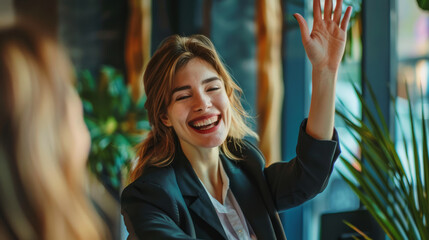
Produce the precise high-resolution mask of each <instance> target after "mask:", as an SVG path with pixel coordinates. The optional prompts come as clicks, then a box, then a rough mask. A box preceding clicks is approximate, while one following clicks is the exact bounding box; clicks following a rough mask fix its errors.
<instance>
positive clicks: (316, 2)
mask: <svg viewBox="0 0 429 240" xmlns="http://www.w3.org/2000/svg"><path fill="white" fill-rule="evenodd" d="M313 18H314V21H321V20H322V9H321V8H320V0H313Z"/></svg>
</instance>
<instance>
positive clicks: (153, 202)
mask: <svg viewBox="0 0 429 240" xmlns="http://www.w3.org/2000/svg"><path fill="white" fill-rule="evenodd" d="M172 196H174V190H173V191H169V189H168V187H167V186H164V187H162V186H159V185H157V184H154V183H150V182H149V183H148V182H134V183H132V184H131V185H129V186H128V187H127V188H125V189H124V191H123V192H122V196H121V206H122V209H121V213H122V215H123V217H124V222H125V225H126V227H127V230H128V233H129V237H128V239H195V237H192V236H190V235H188V234H186V233H185V232H184V231H183V230H182V229H181V228H180V227H179V225H178V223H179V222H180V219H179V212H178V211H179V210H178V207H177V203H176V201H175V199H174V197H172Z"/></svg>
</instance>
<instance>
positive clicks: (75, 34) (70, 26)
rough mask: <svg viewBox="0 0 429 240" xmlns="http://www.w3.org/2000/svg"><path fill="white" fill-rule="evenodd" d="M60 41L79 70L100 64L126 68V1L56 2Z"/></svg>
mask: <svg viewBox="0 0 429 240" xmlns="http://www.w3.org/2000/svg"><path fill="white" fill-rule="evenodd" d="M58 5H59V6H58V9H59V24H58V25H59V26H58V32H59V36H60V40H61V41H62V42H63V44H64V45H65V46H66V48H67V49H68V51H69V55H70V57H71V59H72V61H73V63H74V65H75V67H76V68H77V69H78V70H82V69H90V70H92V71H98V69H99V68H100V67H101V66H102V65H110V66H113V67H115V68H118V69H120V70H122V71H123V72H125V71H124V69H125V63H124V46H125V36H126V24H127V15H128V5H127V1H114V0H102V1H94V0H62V1H59V3H58Z"/></svg>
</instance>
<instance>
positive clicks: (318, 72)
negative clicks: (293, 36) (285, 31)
mask: <svg viewBox="0 0 429 240" xmlns="http://www.w3.org/2000/svg"><path fill="white" fill-rule="evenodd" d="M342 4H343V1H342V0H337V5H336V7H335V10H334V13H333V14H331V13H332V8H333V6H332V5H333V4H332V0H326V1H325V9H324V10H325V11H324V14H323V17H322V11H321V7H320V0H313V12H314V23H313V30H312V32H311V33H310V32H309V29H308V26H307V22H306V21H305V19H304V18H303V17H302V16H301V15H300V14H298V13H296V14H295V15H294V16H295V18H296V19H297V21H298V23H299V27H300V29H301V37H302V42H303V45H304V48H305V51H306V53H307V56H308V58H309V59H310V62H311V64H312V66H313V70H312V96H311V105H310V112H309V115H308V123H307V128H306V132H307V133H308V134H309V135H310V136H312V137H314V138H316V139H320V140H327V139H331V138H332V134H333V129H334V114H335V85H336V81H337V74H338V67H339V65H340V61H341V58H342V56H343V53H344V48H345V44H346V36H347V35H346V31H347V25H348V23H349V20H350V15H351V11H352V8H351V7H347V10H346V12H345V14H344V17H343V19H342V20H341V14H342Z"/></svg>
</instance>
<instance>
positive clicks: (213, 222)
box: [173, 151, 227, 239]
mask: <svg viewBox="0 0 429 240" xmlns="http://www.w3.org/2000/svg"><path fill="white" fill-rule="evenodd" d="M173 166H174V170H175V172H176V178H177V183H178V185H179V188H180V191H181V192H182V195H183V198H184V199H185V202H186V204H187V205H188V208H189V209H190V210H191V211H193V212H194V213H195V214H196V215H197V216H199V217H200V218H201V219H202V220H203V221H205V222H206V223H207V224H208V225H210V226H211V227H213V228H214V229H215V230H216V231H217V232H219V234H220V235H222V236H223V237H224V238H225V239H227V237H226V234H225V231H224V230H223V227H222V224H221V223H220V221H219V218H218V216H217V213H216V210H215V209H214V207H213V205H212V203H211V201H210V198H209V196H208V195H207V193H206V191H205V190H204V188H203V186H202V184H201V182H200V180H199V179H198V176H197V174H196V173H195V171H194V170H193V168H192V166H191V164H190V163H189V161H188V159H187V158H186V156H185V155H184V154H183V153H182V152H181V151H177V153H176V157H175V159H174V161H173Z"/></svg>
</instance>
